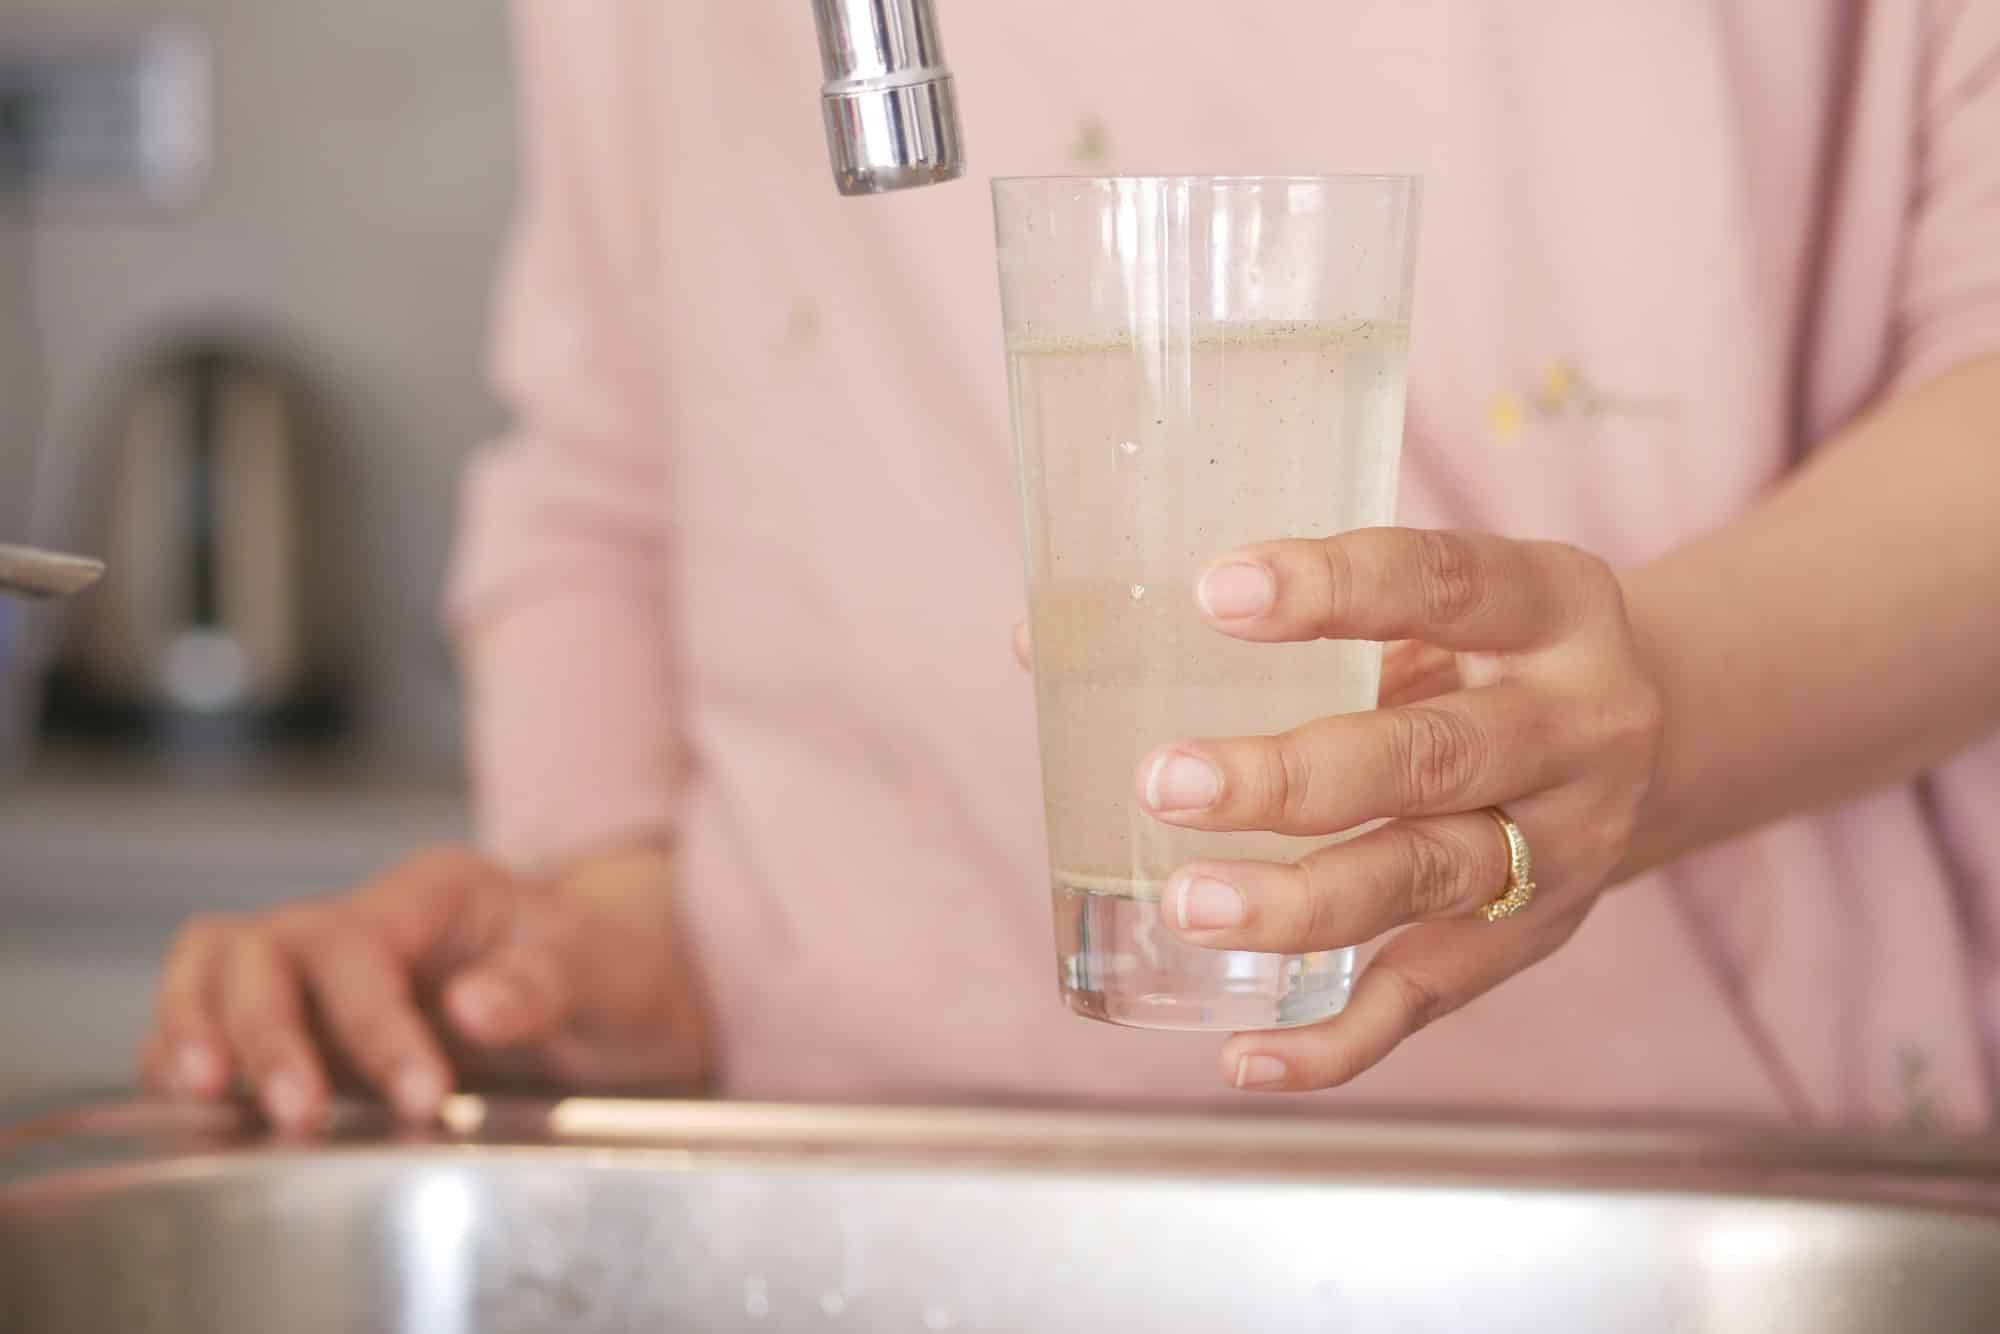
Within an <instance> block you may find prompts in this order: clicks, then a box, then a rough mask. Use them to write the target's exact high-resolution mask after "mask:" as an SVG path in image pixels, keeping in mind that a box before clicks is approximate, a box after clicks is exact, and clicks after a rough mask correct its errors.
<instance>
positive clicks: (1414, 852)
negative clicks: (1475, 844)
mask: <svg viewBox="0 0 2000 1334" xmlns="http://www.w3.org/2000/svg"><path fill="white" fill-rule="evenodd" d="M1401 828H1402V830H1403V847H1404V852H1405V855H1406V857H1407V859H1408V865H1409V875H1410V880H1409V904H1408V906H1409V911H1410V917H1411V918H1412V919H1413V920H1421V919H1427V918H1433V917H1443V916H1446V915H1448V914H1450V913H1453V912H1457V911H1459V910H1461V909H1462V908H1463V907H1464V906H1465V905H1466V904H1467V903H1468V902H1470V901H1471V899H1472V897H1473V895H1474V894H1475V893H1477V892H1478V887H1477V886H1475V885H1474V883H1473V879H1474V873H1473V867H1474V866H1475V865H1476V864H1477V860H1476V858H1474V857H1473V856H1472V852H1471V849H1470V848H1468V847H1466V846H1465V844H1464V843H1463V842H1461V841H1460V840H1459V839H1458V838H1456V837H1455V836H1453V835H1451V834H1448V833H1445V832H1444V831H1442V830H1439V829H1435V828H1430V827H1426V826H1423V825H1410V824H1405V825H1403V826H1401Z"/></svg>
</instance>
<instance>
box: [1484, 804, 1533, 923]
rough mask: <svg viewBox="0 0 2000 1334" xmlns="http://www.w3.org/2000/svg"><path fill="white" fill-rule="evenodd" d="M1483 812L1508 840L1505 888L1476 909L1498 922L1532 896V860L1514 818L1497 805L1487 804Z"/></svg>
mask: <svg viewBox="0 0 2000 1334" xmlns="http://www.w3.org/2000/svg"><path fill="white" fill-rule="evenodd" d="M1486 813H1487V814H1488V815H1490V816H1492V817H1493V822H1494V823H1495V824H1497V825H1499V826H1500V833H1501V835H1502V836H1503V837H1504V838H1506V840H1507V887H1506V888H1505V889H1503V890H1501V891H1500V897H1499V898H1497V899H1495V900H1493V902H1491V903H1489V904H1487V905H1486V906H1485V907H1484V908H1481V909H1480V910H1479V915H1480V916H1482V917H1484V918H1485V919H1486V920H1487V921H1489V922H1497V921H1500V920H1501V919H1502V918H1506V917H1512V916H1513V915H1514V914H1515V913H1517V912H1519V911H1521V909H1523V908H1525V907H1527V906H1528V903H1529V901H1530V900H1531V899H1533V898H1534V897H1535V859H1534V856H1533V854H1531V853H1530V852H1529V851H1528V836H1527V835H1526V834H1523V833H1522V832H1521V826H1519V825H1517V824H1515V823H1514V820H1513V817H1511V816H1509V815H1508V814H1507V812H1505V811H1503V810H1501V809H1500V808H1499V807H1498V806H1488V807H1487V808H1486Z"/></svg>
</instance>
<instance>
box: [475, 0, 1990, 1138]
mask: <svg viewBox="0 0 2000 1334" xmlns="http://www.w3.org/2000/svg"><path fill="white" fill-rule="evenodd" d="M942 8H943V10H944V13H943V15H942V17H943V19H944V21H945V35H946V39H947V44H948V47H949V51H950V55H951V59H952V63H953V65H954V66H955V68H956V70H957V73H958V76H959V85H960V94H961V98H962V100H963V104H964V113H965V118H966V126H967V132H968V135H969V138H970V148H971V152H972V154H973V162H974V166H975V169H976V172H977V173H978V174H977V175H976V176H975V178H974V179H971V180H968V181H966V182H963V183H961V184H958V185H954V186H951V187H948V188H943V189H935V190H928V191H920V192H917V193H914V194H909V195H903V196H895V197H888V198H883V199H876V200H865V201H852V200H842V199H839V198H837V197H836V196H835V194H834V192H833V189H832V187H831V184H830V182H829V181H828V179H827V168H826V163H825V161H824V157H825V154H824V149H823V146H822V141H821V134H820V129H819V125H818V121H817V119H816V115H815V110H814V106H813V100H812V91H813V86H814V82H815V79H816V69H817V64H816V57H815V52H814V49H813V45H812V33H811V25H810V23H809V21H808V18H807V15H806V12H805V9H804V7H803V6H798V5H791V6H785V5H772V4H746V3H737V2H736V0H728V2H725V0H685V2H684V3H675V4H663V3H655V2H653V0H630V2H628V3H615V2H614V0H601V2H599V3H591V4H585V5H579V4H575V3H573V0H517V5H516V11H517V17H518V25H519V37H520V50H521V52H522V55H523V68H524V83H525V93H526V99H527V110H526V136H527V194H526V201H525V205H524V208H523V211H522V215H521V220H520V225H519V229H518V234H517V237H516V243H515V246H514V250H513V253H512V258H511V263H510V266H509V276H508V280H507V283H506V287H505V293H504V298H503V302H502V309H501V315H500V328H501V335H500V349H499V357H498V365H499V375H500V379H501V382H502V385H503V387H504V389H505V392H506V393H507V394H508V395H509V397H510V399H511V402H512V405H513V407H514V409H515V412H516V416H517V420H518V426H517V428H516V430H515V432H514V434H513V435H512V436H511V437H510V438H508V439H507V440H505V441H503V442H501V443H500V444H499V445H498V446H497V447H496V448H494V449H492V450H491V451H489V452H488V453H487V454H486V455H485V456H484V457H483V458H482V459H481V461H480V462H479V463H478V464H477V465H476V467H475V468H474V470H473V472H472V474H471V477H470V480H469V484H468V488H467V492H466V504H465V515H464V524H463V532H462V543H461V551H460V560H459V563H458V568H457V573H456V577H455V587H454V593H453V606H454V615H455V616H456V617H457V618H458V620H459V621H460V623H461V624H463V623H468V622H477V623H479V624H480V625H481V626H482V627H483V632H484V633H485V634H487V635H489V636H490V638H491V644H492V652H491V654H490V657H491V663H490V665H489V666H488V667H486V668H485V669H483V670H482V671H481V672H480V673H479V674H478V679H477V680H476V682H475V685H476V698H475V700H474V706H473V720H472V721H473V729H472V730H473V736H474V763H475V768H476V771H477V777H478V787H479V793H480V807H481V811H482V815H483V820H484V828H485V830H486V831H487V836H488V838H489V839H490V841H491V844H492V846H493V848H494V849H495V850H496V851H497V852H499V853H500V854H501V855H503V856H505V857H507V858H509V859H512V860H513V861H514V862H516V863H519V864H521V865H524V866H530V867H532V866H538V865H546V864H549V863H550V862H552V861H554V860H556V859H559V858H561V857H562V856H564V855H566V854H569V853H573V852H576V851H578V850H580V849H584V848H587V847H589V846H591V845H594V844H599V843H602V842H604V841H606V840H610V839H615V838H619V837H624V836H629V835H638V834H645V833H649V832H650V833H664V832H669V831H671V832H673V833H674V834H675V835H676V836H677V837H678V838H679V839H680V842H681V847H682V850H683V858H682V870H683V875H684V880H685V886H684V893H685V896H686V901H687V904H688V910H689V913H690V915H691V918H692V921H693V924H694V929H695V930H696V932H697V933H698V935H699V939H700V944H701V946H702V948H703V950H704V953H705V958H706V960H707V963H708V967H709V970H710V978H711V981H712V983H713V986H714V990H715V993H716V999H717V1002H718V1005H719V1007H720V1023H721V1025H722V1029H723V1036H724V1039H725V1044H726V1055H727V1062H728V1070H727V1075H726V1079H727V1084H728V1087H729V1089H730V1091H731V1092H733V1093H737V1094H743V1095H751V1096H782V1097H832V1098H861V1097H869V1098H905V1097H991V1098H1001V1099H1048V1098H1078V1097H1085V1098H1094V1099H1112V1100H1130V1101H1137V1100H1142V1099H1143V1100H1150V1101H1167V1102H1209V1103H1216V1104H1221V1105H1226V1106H1232V1107H1237V1108H1243V1107H1247V1106H1249V1105H1251V1102H1252V1101H1254V1100H1250V1099H1246V1098H1243V1097H1241V1096H1239V1095H1235V1094H1232V1093H1229V1092H1228V1091H1227V1090H1224V1089H1222V1088H1221V1087H1220V1085H1219V1082H1218V1079H1217V1076H1216V1073H1215V1053H1214V1049H1215V1046H1216V1043H1215V1041H1214V1039H1211V1038H1206V1037H1200V1036H1192V1037H1190V1036H1164V1035H1156V1034H1146V1033H1137V1032H1129V1031H1122V1030H1117V1029H1112V1028H1108V1027H1105V1026H1102V1025H1097V1024H1092V1023H1088V1022H1086V1021H1083V1020H1080V1019H1076V1018H1072V1017H1071V1016H1070V1015H1069V1014H1068V1013H1067V1012H1066V1011H1065V1010H1064V1009H1062V1008H1061V1006H1060V1005H1059V1003H1058V1001H1057V999H1056V993H1055V980H1054V969H1053V963H1052V949H1051V943H1050V931H1049V911H1048V905H1047V889H1046V878H1045V871H1044V864H1043V850H1042V840H1041V832H1040V831H1041V812H1040V789H1039V780H1038V776H1037V770H1036V752H1035V740H1034V736H1035V733H1034V727H1033V725H1032V707H1033V705H1032V700H1031V693H1030V685H1029V682H1028V680H1027V679H1026V677H1025V676H1024V675H1023V674H1021V673H1020V672H1019V671H1018V669H1017V668H1016V667H1015V665H1014V663H1013V661H1012V659H1011V656H1010V655H1009V653H1008V651H1007V637H1008V633H1009V629H1010V627H1011V625H1012V623H1013V622H1014V621H1015V620H1016V619H1017V618H1018V617H1020V616H1021V615H1022V612H1023V591H1022V580H1021V572H1020V565H1019V556H1018V548H1017V533H1016V509H1015V505H1016V502H1015V492H1014V482H1013V458H1012V446H1011V443H1010V438H1009V430H1008V420H1007V406H1006V398H1005V383H1004V382H1005V376H1004V367H1003V364H1002V357H1001V349H1000V338H999V329H1000V320H999V311H998V301H997V297H996V284H995V277H994V272H993V249H992V232H991V223H990V220H989V212H988V209H989V204H988V197H987V194H986V190H985V180H984V177H985V176H986V175H988V174H1024V173H1053V172H1066V171H1067V172H1076V171H1088V172H1114V171H1176V172H1204V171H1218V172H1260V171H1335V172H1337V171H1368V170H1378V171H1415V172H1420V173H1422V174H1423V175H1424V176H1425V177H1426V180H1427V200H1426V204H1427V207H1426V218H1427V221H1426V224H1425V228H1424V235H1423V240H1422V247H1421V255H1420V262H1419V269H1420V280H1419V281H1420V290H1419V297H1418V303H1417V323H1416V345H1415V349H1414V353H1413V355H1414V359H1415V360H1414V371H1413V386H1412V398H1411V417H1410V420H1411V427H1410V432H1409V458H1408V467H1407V481H1406V484H1405V494H1406V497H1407V499H1406V503H1405V519H1406V520H1407V521H1408V522H1411V523H1416V524H1442V523H1450V524H1455V525H1469V526H1477V527H1482V528H1488V529H1494V530H1498V531H1501V532H1505V533H1511V534H1517V535H1534V536H1541V537H1549V538H1557V539H1562V540H1566V541H1570V542H1575V543H1578V544H1581V545H1582V546H1585V547H1588V548H1590V549H1592V550H1594V551H1597V552H1600V553H1602V554H1603V555H1605V556H1606V557H1608V558H1609V559H1611V560H1612V561H1614V562H1615V563H1630V562H1634V561H1640V560H1644V559H1646V558H1648V557H1650V556H1653V555H1654V554H1656V553H1658V552H1660V551H1662V550H1664V549H1667V548H1669V547H1671V546H1673V545H1674V544H1676V543H1678V542H1681V541H1682V540H1684V539H1686V538H1688V537H1689V536H1690V535H1692V534H1695V533H1698V532H1701V531H1703V530H1704V529H1707V528H1710V527H1712V526H1714V525H1716V524H1719V523H1722V522H1724V521H1726V520H1727V519H1729V517H1730V516H1731V515H1733V514H1736V513H1738V512H1740V511H1742V510H1743V509H1745V508H1746V507H1747V506H1750V505H1752V504H1754V503H1755V502H1756V499H1757V497H1758V495H1759V494H1760V493H1761V492H1762V491H1763V490H1764V489H1765V488H1767V487H1768V486H1770V485H1771V483H1772V482H1773V480H1774V479H1776V478H1778V477H1779V476H1780V475H1781V474H1783V473H1784V472H1785V471H1786V470H1787V469H1788V468H1790V467H1791V466H1793V465H1794V464H1795V463H1797V462H1798V460H1799V459H1800V457H1801V456H1802V455H1803V454H1804V453H1805V452H1806V451H1808V450H1809V449H1811V448H1812V447H1813V445H1814V443H1815V442H1817V441H1820V440H1822V439H1824V438H1826V437H1827V435H1828V434H1829V433H1830V432H1833V431H1835V430H1836V429H1837V428H1839V427H1840V426H1841V425H1842V423H1844V422H1845V421H1847V420H1848V419H1850V418H1851V417H1853V416H1854V415H1855V413H1856V412H1857V411H1858V410H1859V409H1861V408H1862V407H1863V406H1864V405H1865V404H1867V403H1868V402H1869V401H1870V400H1871V399H1872V398H1874V397H1876V396H1877V395H1880V394H1883V393H1886V392H1893V391H1895V390H1897V389H1900V388H1904V387H1907V386H1910V385H1913V384H1915V383H1917V382H1919V381H1921V380H1923V379H1925V378H1927V377H1929V376H1931V375H1933V374H1935V373H1936V372H1938V371H1940V370H1942V369H1944V368H1946V367H1948V366H1950V365H1953V364H1955V363H1958V362H1961V361H1964V360H1966V359H1968V358H1971V357H1973V356H1976V355H1980V354H1984V353H1990V352H1993V351H1996V350H2000V4H1996V3H1993V0H1897V2H1896V3H1866V2H1864V0H1824V2H1818V3H1815V2H1809V0H1657V2H1656V3H1641V2H1640V0H1624V2H1622V3H1596V2H1592V3H1560V4H1543V5H1533V6H1505V7H1503V6H1487V5H1475V4H1465V3H1452V2H1451V0H1345V2H1344V3H1341V4H1338V5H1333V4H1313V5H1302V4H1297V3H1295V2H1294V0H1231V3H1228V4H1220V3H1216V2H1215V0H1200V3H1183V2H1182V0H1092V3H1089V4H1078V3H1075V0H1009V3H1007V4H975V3H959V4H945V5H943V6H942ZM751 88H756V89H763V90H775V91H764V92H760V93H759V94H757V95H754V96H753V95H750V94H749V93H748V92H747V91H746V90H747V89H751ZM885 386H886V387H888V388H889V389H890V390H891V391H892V392H889V393H887V394H885V393H883V392H881V390H882V389H883V387H885ZM1892 486H1893V479H1885V487H1892ZM1273 536H1280V534H1273ZM1722 595H1726V590H1718V596H1722ZM1996 813H2000V742H1995V741H1992V740H1989V741H1988V742H1986V743H1985V744H1983V745H1981V746H1979V747H1977V748H1975V749H1974V750H1972V751H1970V752H1969V753H1967V754H1965V755H1963V756H1962V757H1961V758H1959V759H1958V760H1956V761H1955V762H1953V763H1952V764H1950V765H1948V766H1946V767H1945V768H1943V769H1941V770H1939V771H1938V772H1936V773H1934V774H1932V775H1930V776H1929V777H1928V778H1926V779H1925V780H1924V781H1922V782H1920V783H1915V784H1911V785H1909V786H1906V787H1901V788H1897V789H1894V790H1889V791H1883V792H1878V793H1875V794H1873V795H1870V796H1868V797H1865V798H1863V799H1861V800H1857V801H1854V802H1851V803H1849V804H1847V805H1846V806H1843V807H1841V808H1840V809H1838V810H1832V811H1827V812H1824V813H1821V814H1816V815H1811V816H1807V817H1803V818H1799V819H1795V820H1791V821H1788V822H1786V823H1784V824H1782V825H1779V826H1777V827H1774V828H1771V829H1768V830H1766V831H1764V832H1762V833H1760V834H1757V835H1755V836H1753V837H1749V838H1745V839H1742V840H1740V841H1738V842H1736V843H1734V844H1731V845H1729V846H1726V847H1722V848H1718V849H1716V850H1714V851H1711V852H1708V853H1705V854H1703V855H1700V856H1697V857H1694V858H1691V859H1688V860H1687V861H1685V862H1683V863H1682V864H1679V865H1677V866H1675V867H1673V868H1671V869H1670V870H1668V871H1666V872H1663V873H1660V874H1655V875H1651V876H1648V877H1646V878H1645V879H1644V880H1643V881H1642V882H1640V883H1637V884H1634V885H1632V886H1630V887H1629V888H1626V889H1624V890H1621V891H1619V892H1617V893H1614V894H1611V895H1609V896H1607V898H1606V899H1605V901H1604V903H1603V905H1602V906H1601V907H1600V908H1599V909H1598V911H1597V912H1596V914H1595V915H1594V916H1593V917H1592V918H1591V920H1590V921H1589V923H1588V924H1587V925H1586V926H1585V927H1584V929H1583V931H1582V932H1581V933H1580V934H1579V935H1578V936H1577V937H1576V938H1575V939H1574V940H1573V941H1572V942H1571V943H1570V944H1569V945H1568V946H1567V947H1566V948H1565V949H1563V950H1561V951H1560V952H1559V953H1558V954H1557V955H1556V956H1555V957H1554V958H1553V959H1551V960H1550V961H1548V962H1547V963H1545V964H1543V965H1541V966H1539V967H1537V968H1535V969H1533V970H1531V971H1530V972H1529V973H1527V974H1525V975H1523V976H1522V977H1520V978H1519V979H1517V980H1515V981H1514V982H1511V983H1509V984H1508V985H1506V986H1504V987H1503V988H1501V989H1500V990H1499V991H1498V992H1496V993H1494V994H1493V995H1491V996H1489V997H1488V998H1486V999H1485V1000H1483V1001H1481V1002H1480V1003H1478V1004H1475V1005H1473V1006H1471V1007H1470V1008H1468V1009H1467V1010H1465V1011H1463V1012H1462V1013H1460V1014H1457V1015H1454V1016H1452V1017H1451V1018H1449V1019H1446V1020H1444V1021H1443V1022H1441V1023H1439V1024H1438V1025H1436V1026H1435V1027H1434V1028H1433V1029H1431V1030H1430V1031H1428V1032H1426V1033H1424V1034H1422V1035H1420V1036H1418V1037H1417V1038H1415V1039H1414V1040H1412V1041H1411V1042H1410V1043H1408V1044H1407V1045H1406V1047H1405V1048H1404V1049H1403V1050H1402V1051H1400V1052H1398V1053H1397V1054H1396V1055H1395V1056H1393V1057H1392V1058H1390V1060H1389V1061H1388V1062H1386V1063H1385V1064H1384V1065H1383V1066H1382V1067H1381V1068H1380V1069H1378V1070H1377V1071H1375V1072H1372V1073H1370V1074H1369V1075H1367V1076H1365V1077H1364V1078H1362V1079H1361V1080H1360V1081H1358V1082H1357V1083H1356V1084H1354V1085H1353V1086H1352V1087H1350V1088H1347V1089H1343V1090H1338V1091H1335V1092H1332V1093H1329V1094H1325V1095H1314V1097H1313V1098H1311V1099H1306V1100H1275V1101H1277V1102H1282V1103H1283V1104H1284V1105H1285V1106H1287V1107H1290V1108H1292V1109H1293V1110H1298V1109H1300V1108H1301V1107H1309V1106H1312V1105H1321V1106H1326V1105H1340V1106H1349V1107H1385V1106H1387V1107H1401V1106H1413V1105H1440V1104H1443V1105H1451V1106H1459V1107H1480V1108H1488V1109H1536V1110H1559V1111H1570V1112H1591V1113H1639V1112H1649V1113H1666V1114H1680V1115H1720V1116H1730V1117H1746V1118H1761V1119H1788V1118H1789V1119H1800V1120H1809V1121H1812V1122H1816V1123H1843V1122H1845V1123H1862V1122H1874V1123H1892V1122H1897V1121H1900V1120H1903V1119H1905V1118H1910V1117H1919V1118H1923V1117H1929V1118H1934V1119H1937V1120H1941V1121H1945V1122H1949V1123H1980V1124H1984V1123H1986V1122H1988V1121H1989V1120H1990V1118H1991V1116H1992V1113H1993V1109H1994V1105H1995V1091H1996V1090H1995V1085H1994V1079H1993V1073H1992V1072H1993V1071H1994V1069H1995V1068H1996V1067H1995V1065H1994V1062H1995V1060H1996V1058H2000V1051H1996V1050H1995V1048H1994V1046H1993V1045H1992V1039H1993V1036H1994V1035H1995V1034H1996V1033H2000V970H1996V968H1995V962H1996V950H2000V821H1996V819H1995V818H1994V817H1995V815H1996ZM1272 1102H1273V1100H1269V1099H1266V1100H1264V1102H1263V1103H1262V1105H1265V1106H1269V1105H1271V1104H1272Z"/></svg>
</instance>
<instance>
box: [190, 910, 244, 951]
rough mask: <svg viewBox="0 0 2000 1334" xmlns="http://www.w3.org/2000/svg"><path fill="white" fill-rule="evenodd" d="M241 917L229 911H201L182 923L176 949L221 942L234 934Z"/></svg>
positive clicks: (194, 947)
mask: <svg viewBox="0 0 2000 1334" xmlns="http://www.w3.org/2000/svg"><path fill="white" fill-rule="evenodd" d="M239 926H240V921H239V919H237V918H235V917H233V916H231V915H229V914H227V913H199V914H197V915H196V916H194V917H190V918H189V919H188V920H187V921H186V922H184V923H182V924H181V929H180V931H179V932H178V934H177V935H176V936H175V938H174V944H175V948H176V949H181V950H187V949H200V948H205V947H207V946H210V945H215V944H219V943H221V942H222V941H225V940H227V939H228V938H229V937H230V936H231V935H232V934H234V933H235V932H236V931H237V930H238V928H239Z"/></svg>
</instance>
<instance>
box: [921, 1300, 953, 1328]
mask: <svg viewBox="0 0 2000 1334" xmlns="http://www.w3.org/2000/svg"><path fill="white" fill-rule="evenodd" d="M957 1323H958V1316H957V1315H955V1314H954V1313H953V1312H952V1309H951V1308H950V1307H949V1306H939V1305H935V1304H933V1305H930V1306H926V1307H925V1308H924V1328H925V1329H930V1330H938V1329H950V1328H951V1327H952V1326H953V1325H956V1324H957Z"/></svg>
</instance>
